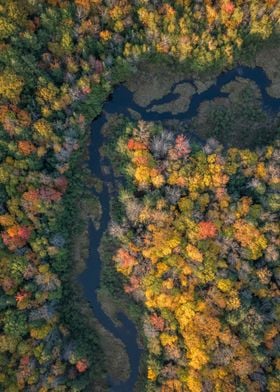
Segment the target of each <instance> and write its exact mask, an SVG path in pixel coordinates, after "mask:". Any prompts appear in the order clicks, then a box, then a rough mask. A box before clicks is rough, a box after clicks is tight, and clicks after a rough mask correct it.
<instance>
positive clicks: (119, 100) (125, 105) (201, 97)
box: [79, 66, 280, 392]
mask: <svg viewBox="0 0 280 392" xmlns="http://www.w3.org/2000/svg"><path fill="white" fill-rule="evenodd" d="M236 77H243V78H247V79H250V80H252V81H254V82H255V83H256V84H257V86H258V88H259V89H260V92H261V97H262V105H263V108H264V109H265V110H269V111H270V112H272V113H277V112H278V111H279V110H280V99H276V98H273V97H270V96H269V95H268V94H267V92H266V88H267V87H269V86H270V84H271V81H270V80H269V79H268V78H267V76H266V73H265V72H264V70H263V69H262V68H259V67H256V68H249V67H246V66H239V67H237V68H234V69H233V70H230V71H227V72H223V73H221V74H220V75H219V76H218V77H217V79H216V82H215V83H214V84H213V85H211V86H210V87H209V88H208V89H207V90H205V91H203V92H202V93H200V94H198V93H195V94H194V95H193V96H192V98H191V101H190V105H189V108H188V110H186V111H185V112H183V113H179V114H176V115H173V114H172V113H170V112H164V113H157V112H148V111H147V110H149V109H151V107H152V106H153V105H161V104H164V103H167V102H171V101H172V100H174V99H177V98H178V94H176V93H174V89H175V88H176V86H178V85H179V84H182V83H186V82H189V83H191V84H193V81H192V80H189V79H186V80H182V81H180V82H179V83H175V84H174V85H173V86H172V88H171V91H170V93H169V94H167V95H165V96H164V97H163V98H161V99H158V100H153V101H152V102H151V103H150V104H149V105H148V106H147V107H145V108H143V107H142V106H139V105H137V104H136V103H135V102H134V100H133V93H132V92H131V91H129V90H128V89H127V88H126V87H125V86H124V85H120V86H118V87H117V88H116V89H115V90H114V92H113V94H111V96H110V98H109V100H108V101H107V102H105V104H104V108H103V112H102V114H101V115H100V116H99V117H97V118H96V119H95V120H94V121H93V123H92V142H91V145H90V162H89V164H90V169H91V171H92V174H93V175H94V176H96V177H98V178H100V179H101V180H102V181H103V184H104V186H103V190H102V192H101V194H99V200H100V203H101V206H102V217H101V222H100V227H99V229H98V230H96V229H95V228H94V226H93V225H92V224H90V226H89V236H90V252H89V258H88V261H87V268H86V270H85V271H84V272H83V273H82V274H81V275H80V277H79V282H80V284H81V285H82V287H83V289H84V293H85V296H86V299H87V300H88V301H89V302H90V304H91V306H92V309H93V313H94V315H95V317H96V318H97V319H98V321H99V322H100V323H101V324H102V325H103V327H104V328H105V329H107V330H108V331H110V332H111V333H112V334H113V335H114V336H115V337H116V338H118V339H120V340H121V341H122V342H123V344H124V345H125V348H126V351H127V354H128V357H129V362H130V370H131V371H130V376H129V378H128V380H127V381H126V382H124V383H120V384H117V383H116V382H115V381H114V380H108V381H109V384H110V391H112V392H132V391H133V387H134V385H135V383H136V380H137V377H138V370H139V364H140V357H141V353H142V350H141V349H140V348H139V346H138V344H137V330H136V327H135V325H134V324H133V322H132V321H131V320H129V319H128V318H127V317H126V316H125V314H124V313H121V314H119V315H118V319H119V320H120V321H121V324H122V325H121V326H120V327H119V326H116V325H115V324H114V323H113V322H112V320H111V319H110V318H109V317H108V316H107V315H106V314H105V313H104V311H103V310H102V307H101V305H100V302H99V301H98V298H97V289H98V288H99V286H100V274H101V268H102V262H101V260H100V255H99V252H98V248H99V245H100V242H101V238H102V236H103V234H104V233H105V232H106V230H107V227H108V224H109V221H110V194H109V190H108V183H114V177H113V173H112V170H110V173H109V174H105V173H104V172H103V171H102V168H101V165H102V163H103V164H104V163H106V165H109V162H108V161H107V160H104V159H103V158H101V156H100V153H99V149H100V147H101V146H102V144H103V143H104V141H105V140H104V136H103V135H102V133H101V129H102V127H103V125H104V124H105V123H106V121H107V120H106V112H107V113H118V114H124V115H125V116H127V117H130V112H129V109H132V110H134V111H136V112H138V113H139V114H140V115H141V118H142V119H143V120H145V121H164V120H171V119H177V120H187V119H191V118H192V117H194V116H195V115H196V114H197V111H198V108H199V105H200V104H201V103H202V102H203V101H207V100H212V99H214V98H216V97H227V96H228V94H227V93H222V92H221V88H222V87H223V86H224V85H226V84H227V83H229V82H231V81H233V80H235V78H236ZM116 192H117V189H114V193H115V194H116ZM112 356H114V347H112Z"/></svg>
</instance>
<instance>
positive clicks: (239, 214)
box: [115, 122, 280, 392]
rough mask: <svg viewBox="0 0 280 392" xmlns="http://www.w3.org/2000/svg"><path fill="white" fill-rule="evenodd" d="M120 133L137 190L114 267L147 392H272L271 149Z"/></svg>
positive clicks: (274, 236)
mask: <svg viewBox="0 0 280 392" xmlns="http://www.w3.org/2000/svg"><path fill="white" fill-rule="evenodd" d="M147 132H148V133H149V135H148V136H147ZM124 134H125V136H121V137H120V140H119V142H118V143H117V144H118V146H119V157H120V159H122V157H125V159H124V162H128V163H127V167H125V168H124V169H123V173H125V175H126V176H130V177H131V179H132V180H133V182H134V184H135V188H134V189H132V190H131V193H128V192H127V193H125V194H121V195H120V200H121V201H122V203H123V207H124V209H125V211H126V217H124V218H123V221H122V225H121V229H122V231H121V232H122V236H121V237H119V240H120V241H121V243H122V244H123V245H122V246H121V247H120V248H119V249H118V251H117V253H116V256H115V262H116V268H117V270H118V271H119V272H121V273H122V274H123V275H124V276H125V278H126V283H125V291H126V293H130V294H131V295H132V296H133V297H134V299H135V300H136V301H142V302H143V304H144V305H145V308H146V311H145V314H144V315H143V331H144V334H145V336H146V339H147V350H148V370H147V390H160V391H192V392H199V391H201V392H202V391H205V390H209V391H236V390H240V388H241V389H242V388H244V390H248V391H262V390H268V391H276V390H277V388H278V386H279V380H278V378H277V377H278V376H277V374H278V371H279V369H278V365H277V363H278V362H276V360H275V353H276V351H277V347H278V340H277V337H276V336H279V325H278V323H277V322H276V319H277V314H278V313H277V312H279V306H278V303H277V300H276V298H277V297H278V296H279V277H277V276H278V275H277V273H276V271H277V268H278V267H277V266H278V261H277V260H279V250H278V249H277V248H278V245H279V227H278V224H277V218H276V215H275V211H276V209H279V198H278V196H277V189H278V186H279V174H280V173H279V162H278V161H277V158H278V157H279V145H278V144H277V143H276V145H275V146H274V147H272V146H269V147H264V148H263V149H261V150H259V151H258V152H255V151H250V150H238V149H236V148H230V149H228V150H227V151H222V149H221V147H220V146H219V144H218V143H214V142H213V140H209V141H208V142H206V145H205V146H204V148H202V147H200V148H199V147H198V146H195V148H194V149H193V150H192V147H191V145H190V144H189V143H188V142H187V139H186V137H185V136H184V135H177V136H176V135H173V134H172V133H171V132H168V131H166V130H161V131H159V127H158V125H157V126H153V124H148V123H143V122H140V123H139V124H138V125H136V126H135V125H134V124H130V123H128V124H126V126H125V130H124ZM143 138H144V140H142V139H143ZM125 145H126V149H125V148H124V146H125ZM143 145H145V148H144V147H143ZM213 145H215V146H216V148H215V149H214V150H213V149H212V150H211V149H210V148H209V147H210V146H213ZM175 151H177V154H176V161H175V162H174V160H173V156H174V154H175ZM178 151H179V154H178ZM143 154H144V156H145V158H146V159H145V161H143V160H139V159H135V158H136V157H137V158H138V157H139V156H143ZM158 176H160V178H161V180H160V181H156V182H155V178H156V177H158ZM241 181H242V184H243V186H242V187H240V182H241ZM139 190H141V192H138V195H139V196H137V197H135V194H137V191H139ZM125 233H126V235H125ZM275 273H276V274H275ZM261 374H262V375H263V377H260V376H258V375H261ZM149 388H150V389H149ZM157 388H158V389H157ZM264 388H265V389H264Z"/></svg>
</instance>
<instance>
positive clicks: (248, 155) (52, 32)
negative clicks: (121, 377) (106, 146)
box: [0, 0, 280, 392]
mask: <svg viewBox="0 0 280 392" xmlns="http://www.w3.org/2000/svg"><path fill="white" fill-rule="evenodd" d="M279 20H280V7H279V4H278V1H277V0H265V1H261V0H249V1H245V0H235V1H223V0H218V1H212V0H205V1H191V0H176V1H151V2H149V1H146V0H139V1H136V0H135V1H134V0H133V1H128V0H112V1H102V0H74V1H67V0H0V254H1V257H0V267H1V268H0V390H3V391H7V392H17V391H30V392H32V391H34V392H47V391H57V392H60V391H61V392H63V391H74V392H76V391H88V390H89V391H90V390H91V389H90V388H91V387H90V385H92V384H91V383H92V380H94V379H98V378H99V377H102V374H103V373H104V372H105V371H106V369H104V364H103V363H102V361H103V360H102V352H101V351H100V347H99V342H98V336H97V335H96V334H95V333H94V331H90V330H89V329H88V326H87V320H86V319H85V318H83V317H82V316H81V314H80V312H79V305H78V301H79V296H78V294H77V293H76V292H75V291H74V290H73V287H72V284H71V271H72V270H73V265H72V253H71V251H72V244H73V238H74V237H75V235H76V234H77V233H78V232H79V211H77V209H76V207H75V206H76V201H77V200H78V199H79V198H82V197H84V194H85V188H86V184H85V178H84V173H83V170H82V169H81V162H82V161H83V160H84V155H85V154H84V152H85V150H86V148H87V144H88V142H89V137H90V123H91V121H92V120H93V119H94V118H96V116H97V115H98V114H99V113H100V112H101V110H102V105H103V103H104V102H105V100H106V98H107V97H108V96H109V94H110V92H111V91H112V89H113V87H114V86H115V85H117V84H118V83H120V82H122V81H123V80H125V79H126V78H127V75H128V74H130V72H131V68H132V67H135V66H137V63H138V62H139V61H140V60H144V61H152V60H153V59H160V60H161V61H170V62H171V63H170V64H171V65H170V66H172V61H174V62H178V61H179V62H181V63H182V64H183V65H184V66H185V67H186V69H189V70H193V71H195V72H198V73H199V72H204V71H205V70H209V69H223V68H224V67H230V66H232V65H233V64H234V63H235V61H237V60H238V59H239V58H240V56H246V55H247V54H248V52H250V53H255V52H256V51H257V49H258V47H259V46H260V45H262V43H263V42H265V40H267V39H269V38H270V37H273V36H275V35H277V34H278V27H279ZM127 129H128V130H125V129H124V136H123V137H122V138H121V141H120V143H122V148H123V150H122V153H121V155H122V154H125V156H126V158H125V161H126V162H127V165H128V166H127V167H128V169H127V170H128V172H129V175H130V176H132V177H133V180H134V183H135V185H134V186H135V187H136V188H137V189H139V192H140V194H141V195H142V196H141V197H137V198H136V199H135V198H134V196H133V194H131V192H130V191H129V189H128V190H125V191H124V192H123V193H122V195H121V197H122V200H123V202H124V203H127V202H128V201H129V203H128V205H129V206H130V208H131V210H130V211H126V215H125V217H124V222H125V227H121V228H119V227H116V228H115V230H116V231H117V233H121V234H115V235H117V236H120V237H118V238H119V240H120V241H121V243H122V246H121V247H120V249H119V251H118V252H117V254H116V255H115V260H116V269H117V270H118V271H119V272H120V273H121V274H123V275H125V277H126V279H127V283H126V286H125V290H126V292H127V293H132V295H133V296H134V297H136V299H137V301H143V302H144V304H145V306H146V309H147V310H146V314H145V318H146V319H145V323H144V330H145V335H146V337H147V350H148V352H149V366H148V374H147V377H148V380H149V381H148V386H147V388H150V390H153V389H151V388H154V385H156V388H158V387H159V388H161V390H162V391H173V390H174V391H176V390H178V391H181V390H190V391H200V390H202V388H204V390H211V388H212V390H216V391H226V390H229V391H231V390H240V391H243V390H246V388H247V390H250V391H258V390H264V388H267V390H268V391H270V392H276V391H278V390H279V366H280V364H279V359H278V361H277V359H276V354H277V351H279V342H278V340H277V339H276V335H277V332H278V329H277V328H278V325H277V323H276V316H277V315H279V308H277V306H278V307H279V304H278V305H277V302H276V295H277V285H279V266H278V265H277V257H278V253H277V249H276V248H277V245H279V243H277V239H276V235H277V226H276V221H275V214H276V212H277V209H278V208H279V194H278V193H277V182H276V178H277V177H276V174H277V173H276V171H277V157H278V158H279V155H278V156H277V151H278V154H279V150H278V146H277V145H275V146H274V145H271V146H269V147H265V148H263V149H262V150H261V151H255V152H252V151H249V150H237V149H230V150H229V151H225V152H222V149H221V147H220V146H219V145H216V143H215V142H213V140H212V141H211V139H210V141H209V142H208V144H207V145H206V146H205V147H204V150H201V149H199V148H198V147H192V148H191V146H189V144H188V142H187V140H186V139H185V137H184V136H180V135H178V136H177V137H176V138H175V139H174V138H173V137H172V135H170V134H169V133H168V132H167V133H166V132H165V131H161V130H160V129H158V130H157V132H158V135H157V136H154V135H153V134H154V132H155V130H154V128H153V126H149V125H146V124H142V125H141V123H140V124H138V125H133V126H132V125H130V126H128V128H127ZM93 142H94V141H93ZM150 191H152V192H151V193H150ZM147 193H150V194H151V195H152V196H147ZM151 210H152V213H151ZM148 218H151V221H148ZM155 223H156V225H155ZM136 231H137V233H139V235H138V234H137V237H135V236H134V234H135V232H136ZM167 239H168V241H167ZM229 255H230V257H229ZM184 260H186V262H185V261H184ZM217 260H218V261H217ZM277 273H278V275H277ZM140 278H141V279H140ZM140 280H141V282H140ZM277 309H278V310H277ZM277 312H278V313H277ZM237 328H238V331H239V332H238V333H237ZM190 342H192V343H190ZM277 344H278V346H277ZM186 369H187V372H186ZM277 377H278V378H277ZM236 383H237V384H236ZM235 385H238V389H234V388H235ZM186 388H188V389H186ZM206 388H208V389H206ZM213 388H216V389H213ZM232 388H233V389H232ZM147 390H149V389H147Z"/></svg>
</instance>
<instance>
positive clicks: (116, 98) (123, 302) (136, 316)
mask: <svg viewBox="0 0 280 392" xmlns="http://www.w3.org/2000/svg"><path fill="white" fill-rule="evenodd" d="M240 69H242V68H240ZM230 72H231V71H230ZM238 72H239V71H238ZM237 74H238V73H237ZM234 75H235V74H234ZM234 75H233V77H235V76H234ZM181 77H183V76H182V74H181V75H180V78H181ZM184 77H186V75H184ZM243 79H245V78H243ZM180 82H182V83H181V85H182V88H183V90H182V93H181V94H180V90H178V87H180ZM229 83H230V79H229V81H228V82H227V84H228V90H224V92H222V93H223V94H229V95H231V96H230V97H229V102H230V104H232V103H233V102H234V100H236V97H237V99H238V94H237V95H236V92H238V91H239V85H238V83H236V82H231V83H232V84H231V85H229ZM239 83H240V82H239ZM213 84H214V81H213V80H210V79H208V80H207V79H203V81H201V80H198V79H196V80H194V81H193V85H192V84H189V85H187V87H188V86H191V88H192V89H193V91H194V92H195V94H198V95H199V94H201V93H203V92H207V91H208V89H209V88H211V86H212V85H213ZM241 84H242V83H241ZM243 84H244V83H243ZM251 84H252V83H250V85H251ZM169 87H170V89H173V90H174V91H172V92H170V90H169V91H167V90H166V88H165V89H164V90H158V89H157V87H155V88H154V93H153V94H151V97H152V99H150V98H149V97H148V96H147V94H146V93H145V94H144V95H143V97H141V95H140V93H141V92H140V91H139V93H138V95H139V96H138V98H137V101H138V104H137V103H136V102H135V101H134V99H133V98H134V96H135V93H137V92H136V90H134V92H133V94H134V95H133V94H132V93H130V92H129V91H128V90H126V88H125V87H124V86H119V87H117V88H116V90H115V92H114V93H113V94H112V98H111V100H110V101H108V102H107V103H106V104H105V110H108V112H109V113H119V112H124V114H128V113H130V111H129V106H132V111H133V110H134V112H135V113H136V115H137V116H140V117H141V114H142V112H145V115H146V116H147V118H150V117H152V118H153V119H155V120H157V121H158V120H160V118H161V116H163V117H164V120H165V121H169V122H170V121H174V120H172V117H175V118H176V114H177V116H178V114H180V113H181V114H182V115H184V114H185V113H186V112H187V111H188V110H187V108H185V111H184V112H182V111H181V110H182V107H183V105H182V100H181V99H182V97H183V98H184V94H186V89H185V87H186V82H185V81H184V80H183V79H181V80H178V78H177V79H176V81H175V82H174V80H173V81H172V84H170V81H169ZM138 88H139V89H140V88H141V86H139V87H138ZM147 88H148V83H147V84H146V92H147ZM176 88H177V90H176ZM254 91H255V96H254V97H251V98H252V99H253V100H258V99H259V94H258V91H257V90H254ZM217 92H218V93H219V90H215V93H217ZM187 93H188V91H187ZM162 94H163V95H162ZM176 94H177V95H179V97H178V96H177V95H176ZM167 96H168V97H167ZM192 96H193V93H192V94H190V97H189V101H191V99H192ZM170 97H171V98H172V97H173V98H174V97H175V101H176V100H177V101H178V100H179V101H180V102H179V105H180V107H179V110H178V107H177V106H176V103H175V106H174V103H173V102H172V99H171V100H169V98H170ZM148 98H149V101H148ZM166 99H167V101H168V100H169V102H165V103H164V102H160V101H164V100H166ZM222 99H223V98H222ZM226 99H228V98H226ZM143 102H144V103H147V105H148V108H147V107H146V108H145V107H142V106H141V105H140V103H141V104H143ZM224 102H225V101H223V103H224ZM185 103H186V105H187V104H188V102H185ZM189 103H190V102H189ZM162 105H165V107H162ZM170 105H173V109H172V110H170V113H168V116H167V115H166V113H167V112H166V111H165V110H166V109H167V110H168V109H170V108H172V106H170ZM160 106H161V108H160V109H161V110H160V111H157V110H154V109H158V107H160ZM190 106H191V105H190ZM163 108H164V110H163ZM151 109H152V110H151ZM174 111H175V112H174ZM161 112H162V113H161ZM171 112H173V113H171ZM174 113H175V115H174ZM198 113H199V112H198ZM166 117H167V118H168V119H167V118H166ZM108 119H109V117H108V116H105V114H103V115H102V117H100V118H99V119H97V120H96V121H97V122H98V124H99V125H100V123H103V124H105V123H106V122H107V127H106V128H107V130H105V134H107V135H108V134H110V133H111V132H112V129H110V122H108ZM96 121H95V122H94V123H95V124H96ZM111 121H112V122H114V121H115V119H114V117H112V118H111ZM175 121H180V120H175ZM206 123H207V121H206ZM177 124H178V127H180V126H182V125H184V126H187V125H188V124H189V122H188V123H186V124H182V123H180V122H178V123H177ZM99 125H98V126H97V128H98V129H99ZM174 127H176V125H175V123H174ZM100 129H101V126H100ZM211 132H212V131H211ZM96 136H97V135H96V134H94V140H95V142H96ZM103 147H104V146H103ZM115 148H116V145H114V143H111V144H110V142H108V141H106V146H105V148H103V150H104V153H105V155H106V153H107V155H111V157H112V155H114V149H115ZM106 150H107V152H106ZM91 155H92V157H93V158H92V159H94V158H95V161H93V160H92V161H91V162H90V164H91V165H93V167H94V168H95V169H96V165H98V163H97V162H96V156H97V155H96V154H95V153H94V154H93V153H92V154H91ZM120 164H121V163H120V162H118V161H115V162H114V169H115V166H116V168H117V167H118V166H119V165H120ZM103 166H104V165H103ZM105 167H106V169H105V170H104V174H105V175H109V174H110V170H108V167H109V166H108V164H107V163H106V164H105ZM115 174H118V172H116V173H115ZM97 177H98V176H97ZM100 185H101V183H100V181H99V190H101V186H100ZM115 185H116V184H115ZM115 185H113V183H112V182H110V181H109V182H107V184H106V185H105V186H106V187H107V186H108V189H111V190H112V189H113V190H114V192H113V193H111V194H109V198H110V199H111V202H112V198H113V197H115V194H114V193H116V189H117V188H116V187H115ZM103 186H104V183H103ZM106 197H107V196H106ZM114 203H115V204H114V208H113V209H114V214H116V213H117V214H118V215H119V216H121V215H122V211H118V202H116V201H114ZM110 210H112V203H111V207H110ZM106 216H107V217H108V211H107V212H106ZM114 218H116V216H114ZM111 219H112V215H111V216H110V220H111ZM108 221H109V220H108ZM104 227H106V226H104ZM110 242H111V240H110V239H109V238H108V237H107V236H105V237H103V239H102V241H101V243H102V246H101V248H100V253H101V259H102V273H101V280H100V286H101V289H100V290H99V291H98V296H97V299H98V301H99V302H100V304H101V307H102V312H104V313H105V314H107V316H109V319H110V320H113V324H114V325H115V327H112V328H118V327H119V326H120V322H119V320H118V313H119V311H121V312H122V313H123V310H124V309H125V312H124V313H125V314H126V316H128V317H129V318H130V319H131V320H133V321H134V324H136V325H137V326H138V329H139V330H138V333H140V335H141V336H143V334H142V328H141V312H139V310H138V309H137V306H136V305H135V304H134V303H133V302H132V301H130V300H129V299H128V297H126V295H125V294H124V292H123V289H122V280H121V279H120V276H119V275H118V274H117V272H116V270H115V267H114V264H113V263H112V256H113V254H114V252H115V250H116V247H117V245H116V244H115V245H114V244H113V245H114V246H112V243H110ZM91 260H92V262H93V261H94V259H91ZM106 260H107V261H106ZM84 267H85V264H84ZM100 268H101V267H100ZM92 290H93V288H92ZM89 295H91V294H90V292H89ZM115 298H118V300H116V299H115ZM136 309H137V310H136ZM87 315H88V316H89V317H90V314H89V313H87ZM100 336H101V339H103V340H104V341H106V339H107V338H106V337H105V336H104V335H103V337H102V333H101V332H100ZM111 339H112V337H111V338H110V339H109V340H108V339H107V342H109V346H111V345H112V344H114V343H113V342H112V340H111ZM141 340H143V339H141ZM143 341H144V340H143ZM135 342H136V340H135ZM136 345H137V343H136ZM105 347H106V344H105ZM122 348H123V345H122ZM125 355H126V354H125V351H124V350H123V351H122V352H121V353H120V358H122V359H123V358H124V357H125ZM124 362H125V360H124ZM108 366H109V367H110V364H109V362H108ZM124 367H125V368H126V365H125V366H124ZM126 369H127V368H126ZM136 370H137V373H138V369H136ZM116 372H117V371H116ZM145 372H146V370H145V366H143V369H142V375H144V373H145ZM134 373H135V369H134ZM113 374H116V373H114V372H113V373H112V374H111V375H113ZM126 375H127V373H126ZM142 379H143V380H144V377H142ZM143 385H144V384H141V386H140V387H139V386H138V387H136V390H139V391H142V390H143ZM137 388H138V389H137ZM139 388H140V389H139ZM116 390H117V389H116ZM123 391H125V390H124V389H123Z"/></svg>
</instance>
